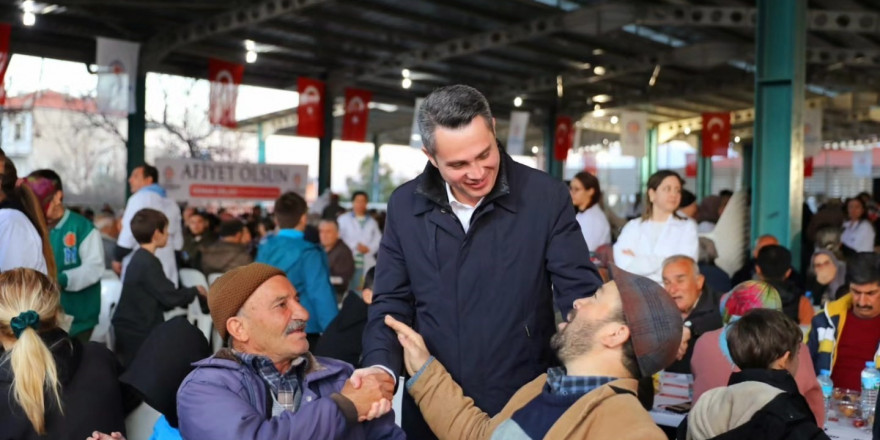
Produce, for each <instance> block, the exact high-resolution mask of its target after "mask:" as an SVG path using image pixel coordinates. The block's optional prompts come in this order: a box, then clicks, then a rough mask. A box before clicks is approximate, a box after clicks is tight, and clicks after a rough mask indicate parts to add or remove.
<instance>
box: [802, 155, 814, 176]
mask: <svg viewBox="0 0 880 440" xmlns="http://www.w3.org/2000/svg"><path fill="white" fill-rule="evenodd" d="M804 177H813V158H812V157H807V158H804Z"/></svg>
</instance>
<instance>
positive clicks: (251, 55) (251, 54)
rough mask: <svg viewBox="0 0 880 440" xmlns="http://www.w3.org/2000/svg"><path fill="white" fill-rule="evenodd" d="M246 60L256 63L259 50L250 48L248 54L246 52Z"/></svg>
mask: <svg viewBox="0 0 880 440" xmlns="http://www.w3.org/2000/svg"><path fill="white" fill-rule="evenodd" d="M244 60H245V61H247V62H248V63H255V62H256V61H257V52H255V51H253V50H249V51H248V52H247V54H245V56H244Z"/></svg>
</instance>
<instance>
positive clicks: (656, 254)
mask: <svg viewBox="0 0 880 440" xmlns="http://www.w3.org/2000/svg"><path fill="white" fill-rule="evenodd" d="M651 226H652V225H650V224H648V223H647V222H645V221H643V220H642V219H641V218H637V219H633V220H630V221H629V222H628V223H627V224H626V226H624V227H623V231H621V232H620V237H618V239H617V243H615V244H614V264H616V265H617V266H618V267H620V268H621V269H623V270H626V271H628V272H632V273H634V274H637V275H642V276H645V277H648V278H650V279H652V280H654V281H656V282H657V283H661V282H662V281H663V277H662V272H663V267H662V266H663V260H665V259H666V258H669V257H671V256H673V255H686V256H688V257H691V258H693V259H694V261H697V257H698V256H699V250H700V242H699V239H698V237H697V224H696V223H695V222H694V221H693V220H690V219H677V218H675V217H669V220H667V221H666V223H665V224H664V226H663V227H662V229H660V233H659V236H658V237H657V240H656V242H653V244H652V239H651V237H650V231H649V230H648V228H649V227H651ZM627 249H629V250H631V251H632V252H633V253H634V254H635V256H632V255H626V254H624V253H623V251H624V250H627Z"/></svg>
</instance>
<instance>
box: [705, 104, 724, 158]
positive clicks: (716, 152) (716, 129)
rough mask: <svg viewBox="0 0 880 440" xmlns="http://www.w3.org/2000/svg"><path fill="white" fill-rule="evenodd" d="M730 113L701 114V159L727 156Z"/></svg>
mask: <svg viewBox="0 0 880 440" xmlns="http://www.w3.org/2000/svg"><path fill="white" fill-rule="evenodd" d="M729 146H730V113H703V145H702V148H701V151H702V155H703V157H712V156H725V157H726V156H727V148H728V147H729Z"/></svg>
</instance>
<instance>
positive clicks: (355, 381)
mask: <svg viewBox="0 0 880 440" xmlns="http://www.w3.org/2000/svg"><path fill="white" fill-rule="evenodd" d="M372 375H378V376H382V377H387V378H389V379H391V384H392V385H394V383H395V382H396V381H397V378H395V377H392V376H391V374H390V373H388V372H387V371H385V370H383V369H381V368H379V367H366V368H358V369H357V370H354V373H351V378H349V380H350V381H351V384H352V385H354V387H355V389H358V388H360V387H361V382H362V381H363V379H364V378H365V377H367V376H372Z"/></svg>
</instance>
